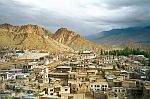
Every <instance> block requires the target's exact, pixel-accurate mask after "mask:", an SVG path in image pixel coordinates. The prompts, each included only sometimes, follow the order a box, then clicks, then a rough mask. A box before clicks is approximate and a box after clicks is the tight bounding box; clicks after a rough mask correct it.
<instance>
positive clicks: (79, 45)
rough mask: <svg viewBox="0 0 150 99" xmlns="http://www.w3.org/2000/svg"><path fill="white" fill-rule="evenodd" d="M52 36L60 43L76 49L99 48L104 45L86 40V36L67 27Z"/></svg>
mask: <svg viewBox="0 0 150 99" xmlns="http://www.w3.org/2000/svg"><path fill="white" fill-rule="evenodd" d="M52 38H53V39H55V40H56V41H58V42H59V43H62V44H64V45H67V46H69V47H71V48H73V49H74V50H89V49H91V50H99V49H101V48H102V46H100V45H96V44H94V43H92V42H90V41H89V40H86V39H85V38H84V37H82V36H80V35H79V34H77V33H75V32H73V31H70V30H68V29H67V28H60V29H58V30H57V31H56V32H55V34H54V35H53V36H52Z"/></svg>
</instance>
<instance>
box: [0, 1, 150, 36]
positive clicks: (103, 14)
mask: <svg viewBox="0 0 150 99" xmlns="http://www.w3.org/2000/svg"><path fill="white" fill-rule="evenodd" d="M0 23H11V24H14V25H22V24H29V23H30V24H38V25H41V26H43V27H46V28H47V29H48V30H50V31H52V32H55V31H56V30H57V29H58V28H60V27H67V28H69V29H71V30H73V31H76V32H78V33H79V34H81V35H88V34H92V33H97V32H100V31H103V30H110V29H113V28H124V27H130V26H147V25H150V0H0Z"/></svg>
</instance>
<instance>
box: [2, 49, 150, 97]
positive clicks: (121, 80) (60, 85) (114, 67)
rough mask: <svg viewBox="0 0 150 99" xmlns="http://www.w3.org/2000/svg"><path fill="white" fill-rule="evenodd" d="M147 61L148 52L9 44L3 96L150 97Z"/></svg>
mask: <svg viewBox="0 0 150 99" xmlns="http://www.w3.org/2000/svg"><path fill="white" fill-rule="evenodd" d="M148 65H149V59H148V58H146V57H145V56H144V55H129V56H123V55H109V54H108V55H102V54H100V53H97V52H94V51H93V50H82V51H72V52H66V53H52V52H48V51H39V50H31V49H15V48H7V47H4V48H2V49H1V51H0V98H1V99H150V94H149V93H150V66H148Z"/></svg>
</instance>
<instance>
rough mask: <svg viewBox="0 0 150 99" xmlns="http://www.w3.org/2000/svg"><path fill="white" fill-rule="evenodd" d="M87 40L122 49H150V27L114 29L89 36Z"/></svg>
mask: <svg viewBox="0 0 150 99" xmlns="http://www.w3.org/2000/svg"><path fill="white" fill-rule="evenodd" d="M87 39H89V40H91V41H93V42H95V43H100V44H106V45H107V44H109V45H118V46H120V47H125V46H126V47H131V48H132V47H133V48H143V49H145V48H146V49H149V48H150V47H149V46H150V26H147V27H130V28H124V29H112V30H110V31H103V32H100V33H97V34H94V35H90V36H87Z"/></svg>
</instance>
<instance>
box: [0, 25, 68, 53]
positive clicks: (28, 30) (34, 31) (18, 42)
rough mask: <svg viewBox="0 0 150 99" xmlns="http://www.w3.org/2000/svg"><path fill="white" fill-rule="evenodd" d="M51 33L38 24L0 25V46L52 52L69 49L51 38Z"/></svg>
mask: <svg viewBox="0 0 150 99" xmlns="http://www.w3.org/2000/svg"><path fill="white" fill-rule="evenodd" d="M51 35H52V33H51V32H49V31H48V30H46V29H44V28H43V27H40V26H38V25H32V24H28V25H22V26H13V25H10V24H7V23H5V24H1V25H0V38H1V39H0V46H8V47H15V48H28V49H38V50H50V51H52V52H59V51H69V50H71V48H69V47H68V46H65V45H63V44H61V43H58V42H57V41H55V40H54V39H52V38H51Z"/></svg>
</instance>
